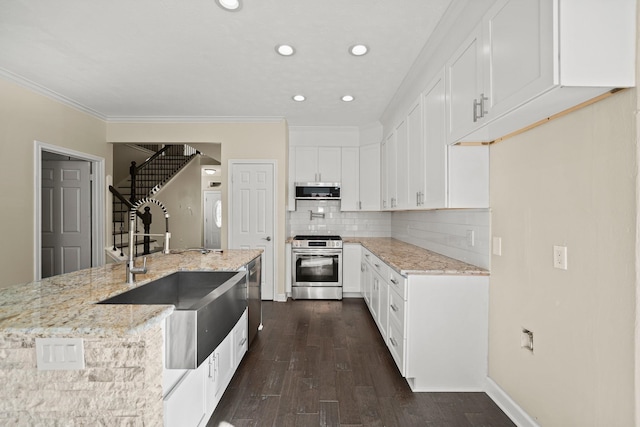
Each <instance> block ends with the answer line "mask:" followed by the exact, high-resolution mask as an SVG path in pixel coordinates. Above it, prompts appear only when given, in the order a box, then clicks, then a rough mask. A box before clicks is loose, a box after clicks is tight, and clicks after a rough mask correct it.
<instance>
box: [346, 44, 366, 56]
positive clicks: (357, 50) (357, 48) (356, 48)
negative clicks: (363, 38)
mask: <svg viewBox="0 0 640 427" xmlns="http://www.w3.org/2000/svg"><path fill="white" fill-rule="evenodd" d="M367 52H369V48H368V47H367V46H365V45H363V44H355V45H353V46H351V47H350V48H349V53H350V54H351V55H353V56H362V55H364V54H366V53H367Z"/></svg>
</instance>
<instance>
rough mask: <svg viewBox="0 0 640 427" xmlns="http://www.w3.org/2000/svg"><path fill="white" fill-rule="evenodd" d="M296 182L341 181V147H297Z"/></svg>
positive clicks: (295, 149) (295, 162) (295, 161)
mask: <svg viewBox="0 0 640 427" xmlns="http://www.w3.org/2000/svg"><path fill="white" fill-rule="evenodd" d="M294 152H295V160H294V165H295V168H294V174H295V179H294V181H295V182H340V181H341V168H342V166H341V160H340V159H341V157H342V153H341V148H340V147H295V148H294Z"/></svg>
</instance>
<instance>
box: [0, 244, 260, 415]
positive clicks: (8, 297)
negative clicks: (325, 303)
mask: <svg viewBox="0 0 640 427" xmlns="http://www.w3.org/2000/svg"><path fill="white" fill-rule="evenodd" d="M261 253H262V251H260V250H226V251H224V252H223V253H220V252H209V253H207V254H202V253H200V252H199V251H180V250H175V251H172V253H171V254H168V255H162V254H155V255H152V256H149V257H148V261H147V269H148V273H147V274H144V275H138V282H137V283H135V284H133V285H128V284H126V283H125V265H124V264H107V265H105V266H103V267H96V268H91V269H86V270H81V271H77V272H74V273H68V274H63V275H59V276H54V277H51V278H48V279H43V280H39V281H35V282H31V283H26V284H18V285H13V286H10V287H8V288H5V289H2V290H0V378H1V379H2V382H3V387H2V388H1V391H0V425H141V426H142V425H145V426H146V425H154V426H155V425H162V424H163V395H164V392H163V368H164V363H163V357H164V352H163V324H164V319H166V318H167V317H168V316H170V315H171V314H172V313H173V311H174V307H173V306H170V305H169V306H154V305H99V304H96V303H97V302H99V301H102V300H105V299H107V298H109V297H112V296H114V295H117V294H120V293H122V292H125V291H127V290H129V289H132V288H133V287H136V286H140V285H143V284H145V283H147V282H149V281H152V280H155V279H158V278H161V277H164V276H166V275H169V274H171V273H173V272H175V271H180V270H188V271H196V270H204V271H221V270H238V269H240V268H242V267H243V266H244V265H246V264H247V263H249V262H250V261H252V260H253V259H255V258H256V257H258V256H260V254H261ZM52 337H55V338H81V339H82V346H83V352H84V368H83V369H77V370H38V369H37V366H36V350H35V341H36V338H52Z"/></svg>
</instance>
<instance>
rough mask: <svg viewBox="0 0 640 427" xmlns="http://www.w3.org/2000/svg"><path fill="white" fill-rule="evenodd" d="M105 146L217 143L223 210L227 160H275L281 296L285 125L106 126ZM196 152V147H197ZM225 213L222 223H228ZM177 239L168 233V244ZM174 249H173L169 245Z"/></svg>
mask: <svg viewBox="0 0 640 427" xmlns="http://www.w3.org/2000/svg"><path fill="white" fill-rule="evenodd" d="M107 141H108V142H140V143H142V142H154V143H155V142H165V143H193V144H196V143H221V144H222V148H221V157H222V158H221V160H220V162H221V163H222V165H223V169H224V171H225V174H224V175H223V176H222V178H221V182H222V187H221V188H222V203H223V206H227V203H228V194H227V191H226V188H227V185H226V182H227V177H228V161H229V160H231V159H265V160H275V161H276V168H277V172H276V173H277V179H276V183H277V185H276V187H277V197H278V199H277V232H276V235H277V237H276V238H277V241H276V246H275V255H276V260H277V266H276V271H277V277H276V280H277V281H276V289H275V293H276V294H284V292H285V290H284V287H285V283H284V277H285V275H284V269H285V268H284V261H285V260H284V255H283V254H284V253H285V251H284V236H285V232H286V228H285V219H286V196H287V194H286V188H287V160H288V158H287V155H288V151H289V150H288V145H289V142H288V128H287V123H286V121H284V120H283V121H279V122H269V123H108V124H107ZM199 148H200V147H199ZM226 215H227V211H226V209H224V210H223V223H225V224H226V223H228V221H227V218H226ZM176 238H177V236H176V235H175V234H174V233H173V232H172V240H173V239H176ZM172 246H174V247H175V245H173V244H172ZM222 247H223V248H225V247H227V229H226V227H223V228H222Z"/></svg>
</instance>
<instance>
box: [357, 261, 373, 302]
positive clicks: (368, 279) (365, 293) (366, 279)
mask: <svg viewBox="0 0 640 427" xmlns="http://www.w3.org/2000/svg"><path fill="white" fill-rule="evenodd" d="M370 257H371V254H370V253H369V251H368V250H367V249H365V248H362V258H361V261H360V279H361V286H362V297H363V298H364V302H366V303H367V306H368V307H369V310H371V291H372V289H373V276H372V270H371V265H370V264H369V262H368V259H369V258H370Z"/></svg>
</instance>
